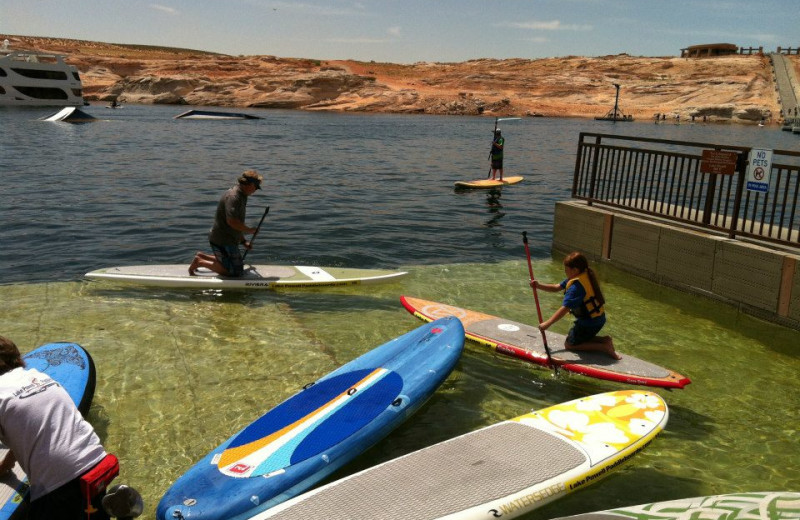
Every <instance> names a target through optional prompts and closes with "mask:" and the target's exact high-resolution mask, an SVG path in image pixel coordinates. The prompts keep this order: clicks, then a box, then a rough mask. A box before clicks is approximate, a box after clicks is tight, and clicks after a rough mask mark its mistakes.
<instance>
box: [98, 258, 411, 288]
mask: <svg viewBox="0 0 800 520" xmlns="http://www.w3.org/2000/svg"><path fill="white" fill-rule="evenodd" d="M406 274H408V273H407V272H405V271H389V270H383V269H352V268H346V267H313V266H303V265H249V266H247V267H246V268H245V272H244V275H243V276H241V277H239V278H230V277H226V276H220V275H218V274H217V273H214V272H212V271H208V270H206V269H199V270H198V271H197V274H196V275H195V276H190V275H189V266H188V265H179V264H174V265H134V266H127V267H107V268H105V269H98V270H96V271H92V272H90V273H86V275H85V276H86V278H90V279H93V280H113V281H115V282H120V283H131V284H137V285H148V286H154V287H175V288H199V289H303V288H312V287H338V286H346V285H367V284H375V283H383V282H390V281H394V280H396V279H398V278H400V277H402V276H405V275H406Z"/></svg>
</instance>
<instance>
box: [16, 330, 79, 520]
mask: <svg viewBox="0 0 800 520" xmlns="http://www.w3.org/2000/svg"><path fill="white" fill-rule="evenodd" d="M22 357H23V359H24V360H25V365H26V367H28V368H35V369H36V370H38V371H40V372H42V373H44V374H47V375H48V376H50V377H51V378H53V380H55V381H56V382H57V383H58V384H60V385H61V386H62V387H63V388H64V390H66V391H67V393H68V394H69V396H70V397H71V398H72V400H73V402H74V403H75V406H77V407H78V409H79V410H80V411H81V413H83V414H86V413H87V412H88V411H89V407H90V406H91V404H92V397H94V387H95V370H94V362H93V361H92V358H91V356H90V355H89V353H88V352H86V351H85V350H84V349H83V348H82V347H81V346H80V345H77V344H75V343H48V344H47V345H42V346H41V347H39V348H37V349H34V350H32V351H31V352H28V353H27V354H25V355H24V356H22ZM7 452H8V448H6V447H5V446H3V445H2V444H0V459H2V458H4V457H5V456H6V453H7ZM29 488H30V486H29V484H28V477H26V476H25V473H24V472H23V471H22V468H21V467H20V465H19V463H17V464H15V465H14V468H13V469H12V471H11V473H10V474H7V475H4V476H3V477H2V478H0V520H8V519H17V518H20V519H22V518H26V517H27V516H26V515H25V514H24V511H23V510H24V509H25V508H24V507H21V506H22V504H23V500H24V499H25V497H26V496H27V495H28V491H29Z"/></svg>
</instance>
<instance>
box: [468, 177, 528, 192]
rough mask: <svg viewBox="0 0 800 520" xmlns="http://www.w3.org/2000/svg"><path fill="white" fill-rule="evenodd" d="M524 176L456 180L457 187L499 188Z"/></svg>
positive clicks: (518, 180) (516, 181)
mask: <svg viewBox="0 0 800 520" xmlns="http://www.w3.org/2000/svg"><path fill="white" fill-rule="evenodd" d="M522 179H524V177H521V176H519V175H517V176H511V177H503V180H502V181H500V180H493V179H476V180H474V181H456V183H455V187H456V188H470V189H484V190H485V189H489V188H499V187H502V186H506V185H507V184H516V183H518V182H522Z"/></svg>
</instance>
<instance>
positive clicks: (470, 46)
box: [0, 0, 800, 64]
mask: <svg viewBox="0 0 800 520" xmlns="http://www.w3.org/2000/svg"><path fill="white" fill-rule="evenodd" d="M0 34H11V35H21V36H48V37H56V38H74V39H80V40H92V41H101V42H107V43H126V44H139V45H157V46H168V47H181V48H188V49H195V50H203V51H212V52H219V53H223V54H230V55H234V56H236V55H254V54H255V55H272V56H279V57H294V58H312V59H319V60H334V59H353V60H360V61H377V62H390V63H404V64H410V63H416V62H460V61H467V60H471V59H479V58H498V59H507V58H525V59H536V58H546V57H559V56H570V55H575V56H605V55H612V54H621V53H627V54H630V55H632V56H679V55H680V49H681V48H685V47H688V46H690V45H698V44H705V43H733V44H735V45H738V46H740V47H759V46H763V47H764V49H765V50H767V51H774V50H776V49H777V47H779V46H780V47H783V48H786V47H794V48H796V47H798V46H800V0H502V1H485V0H328V1H323V0H300V1H296V2H292V1H288V0H287V1H282V0H101V1H98V0H0Z"/></svg>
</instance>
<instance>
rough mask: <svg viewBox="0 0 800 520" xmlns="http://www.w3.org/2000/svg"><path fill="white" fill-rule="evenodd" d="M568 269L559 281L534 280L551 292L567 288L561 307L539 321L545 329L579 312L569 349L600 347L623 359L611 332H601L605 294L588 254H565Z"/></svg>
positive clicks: (570, 337) (534, 286) (544, 289)
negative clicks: (553, 282) (546, 318)
mask: <svg viewBox="0 0 800 520" xmlns="http://www.w3.org/2000/svg"><path fill="white" fill-rule="evenodd" d="M564 273H565V274H566V275H567V278H566V279H565V280H564V281H562V282H561V283H559V284H545V283H540V282H538V281H536V280H533V281H532V282H531V286H532V287H533V288H534V289H535V288H539V289H542V290H543V291H547V292H558V291H564V300H563V301H562V303H561V307H560V308H559V309H558V310H557V311H556V312H555V313H553V315H552V316H551V317H550V319H548V320H546V321H544V322H542V323H540V324H539V330H541V331H543V332H544V331H545V330H547V329H548V328H550V326H551V325H552V324H553V323H555V322H557V321H558V320H560V319H561V318H563V317H564V316H566V315H567V314H568V313H572V314H573V315H574V316H575V324H574V325H573V326H572V328H571V329H570V331H569V334H567V340H566V342H565V343H564V347H566V349H567V350H598V351H601V352H605V353H606V354H608V355H609V356H611V357H612V358H614V359H622V356H620V355H619V354H617V351H616V350H614V342H613V341H612V340H611V336H602V337H600V336H598V335H597V333H598V332H600V329H602V328H603V325H605V323H606V314H605V311H604V310H603V305H604V304H605V298H603V293H602V292H601V291H600V285H599V284H598V283H597V278H596V277H595V274H594V271H593V270H592V268H591V267H589V262H588V261H587V260H586V257H585V256H583V255H582V254H581V253H578V252H574V253H570V254H568V255H567V257H566V258H564Z"/></svg>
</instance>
